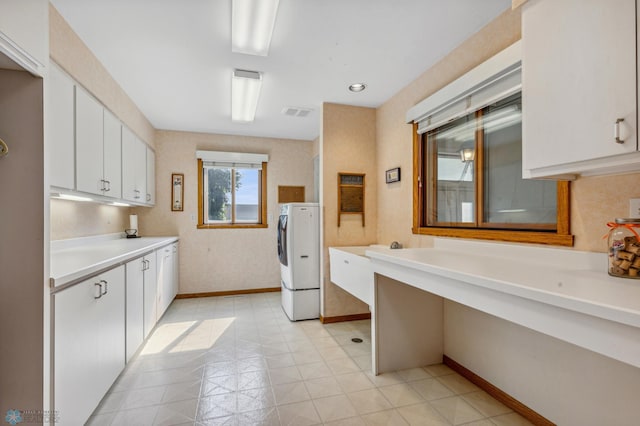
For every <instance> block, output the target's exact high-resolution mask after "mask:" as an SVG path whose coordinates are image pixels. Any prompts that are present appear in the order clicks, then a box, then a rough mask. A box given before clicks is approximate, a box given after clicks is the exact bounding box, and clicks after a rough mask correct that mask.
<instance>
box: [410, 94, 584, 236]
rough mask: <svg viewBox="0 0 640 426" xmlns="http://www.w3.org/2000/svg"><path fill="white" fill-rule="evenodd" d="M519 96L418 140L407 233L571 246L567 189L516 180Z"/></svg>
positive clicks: (551, 183)
mask: <svg viewBox="0 0 640 426" xmlns="http://www.w3.org/2000/svg"><path fill="white" fill-rule="evenodd" d="M521 110H522V101H521V95H520V93H519V92H518V93H515V94H512V95H510V96H508V97H506V98H504V99H502V100H499V101H497V102H494V103H492V104H490V105H488V106H484V107H483V108H480V109H478V110H477V111H475V112H472V113H470V114H467V115H463V116H461V117H459V118H456V119H454V120H452V121H449V122H447V123H446V124H442V125H440V126H439V127H435V128H431V129H428V130H427V131H425V132H423V133H422V134H421V135H419V134H417V129H416V140H415V147H414V156H415V159H414V161H415V162H416V166H417V167H416V179H415V193H416V194H415V195H416V196H415V197H414V200H415V204H416V205H414V233H421V234H430V235H441V236H456V237H466V238H486V239H497V240H506V241H519V242H537V243H548V244H557V245H572V243H573V237H572V236H571V235H569V214H568V212H569V210H568V203H569V201H568V198H569V197H568V183H567V182H556V181H548V180H547V181H545V180H528V179H523V178H522V119H521Z"/></svg>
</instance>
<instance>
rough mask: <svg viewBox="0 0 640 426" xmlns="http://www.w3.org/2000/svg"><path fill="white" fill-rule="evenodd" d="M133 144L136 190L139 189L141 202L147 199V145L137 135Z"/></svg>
mask: <svg viewBox="0 0 640 426" xmlns="http://www.w3.org/2000/svg"><path fill="white" fill-rule="evenodd" d="M135 141H136V142H135V144H134V161H135V179H136V190H137V191H139V196H140V198H139V199H138V201H139V202H141V203H146V199H147V146H146V145H145V144H144V143H143V142H142V141H141V140H140V139H138V138H137V137H136V138H135Z"/></svg>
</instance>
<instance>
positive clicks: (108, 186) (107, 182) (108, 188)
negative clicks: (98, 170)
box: [104, 180, 111, 192]
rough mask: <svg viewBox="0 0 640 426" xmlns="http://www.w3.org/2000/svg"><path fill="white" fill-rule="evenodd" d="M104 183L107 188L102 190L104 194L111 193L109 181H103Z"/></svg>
mask: <svg viewBox="0 0 640 426" xmlns="http://www.w3.org/2000/svg"><path fill="white" fill-rule="evenodd" d="M104 183H106V184H107V187H106V188H104V191H105V192H108V191H111V181H108V180H105V181H104Z"/></svg>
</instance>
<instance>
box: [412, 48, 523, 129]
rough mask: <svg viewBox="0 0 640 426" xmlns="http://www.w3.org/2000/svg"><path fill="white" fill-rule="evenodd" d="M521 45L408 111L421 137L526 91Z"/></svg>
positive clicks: (484, 63) (494, 57)
mask: <svg viewBox="0 0 640 426" xmlns="http://www.w3.org/2000/svg"><path fill="white" fill-rule="evenodd" d="M520 43H521V42H516V43H514V44H513V45H511V46H509V47H508V48H506V49H505V50H503V51H502V52H500V53H498V54H496V55H495V56H493V57H491V58H490V59H488V60H487V61H485V62H483V63H482V64H480V65H478V66H477V67H476V68H474V69H472V70H471V71H469V72H468V73H466V74H465V75H463V76H462V77H460V78H458V79H457V80H455V81H453V82H452V83H450V84H448V85H447V86H445V87H443V88H442V89H440V90H439V91H437V92H436V93H434V94H433V95H431V96H429V97H428V98H426V99H424V100H423V101H422V102H420V103H418V104H417V105H415V106H414V107H413V108H411V109H410V110H409V111H407V116H406V119H407V122H408V123H410V122H415V123H418V133H425V132H427V131H429V130H431V129H434V128H436V127H440V126H442V125H443V124H445V123H447V122H449V121H452V120H455V119H456V118H460V117H462V116H464V115H467V114H470V113H473V112H475V111H478V110H479V109H482V108H484V107H485V106H487V105H490V104H492V103H495V102H496V101H498V100H500V99H503V98H506V97H507V96H510V95H513V94H515V93H517V92H519V91H521V90H522V51H521V46H520Z"/></svg>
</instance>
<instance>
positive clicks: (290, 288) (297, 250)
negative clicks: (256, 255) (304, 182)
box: [278, 203, 320, 321]
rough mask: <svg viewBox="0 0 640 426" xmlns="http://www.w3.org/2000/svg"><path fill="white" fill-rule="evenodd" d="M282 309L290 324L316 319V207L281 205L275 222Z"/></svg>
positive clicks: (318, 244) (310, 205)
mask: <svg viewBox="0 0 640 426" xmlns="http://www.w3.org/2000/svg"><path fill="white" fill-rule="evenodd" d="M278 257H279V259H280V272H281V274H280V276H281V280H280V281H281V286H282V308H283V309H284V312H285V313H286V314H287V316H288V317H289V319H290V320H291V321H299V320H305V319H315V318H319V317H320V207H319V206H318V204H317V203H288V204H282V206H281V208H280V218H279V220H278Z"/></svg>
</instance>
